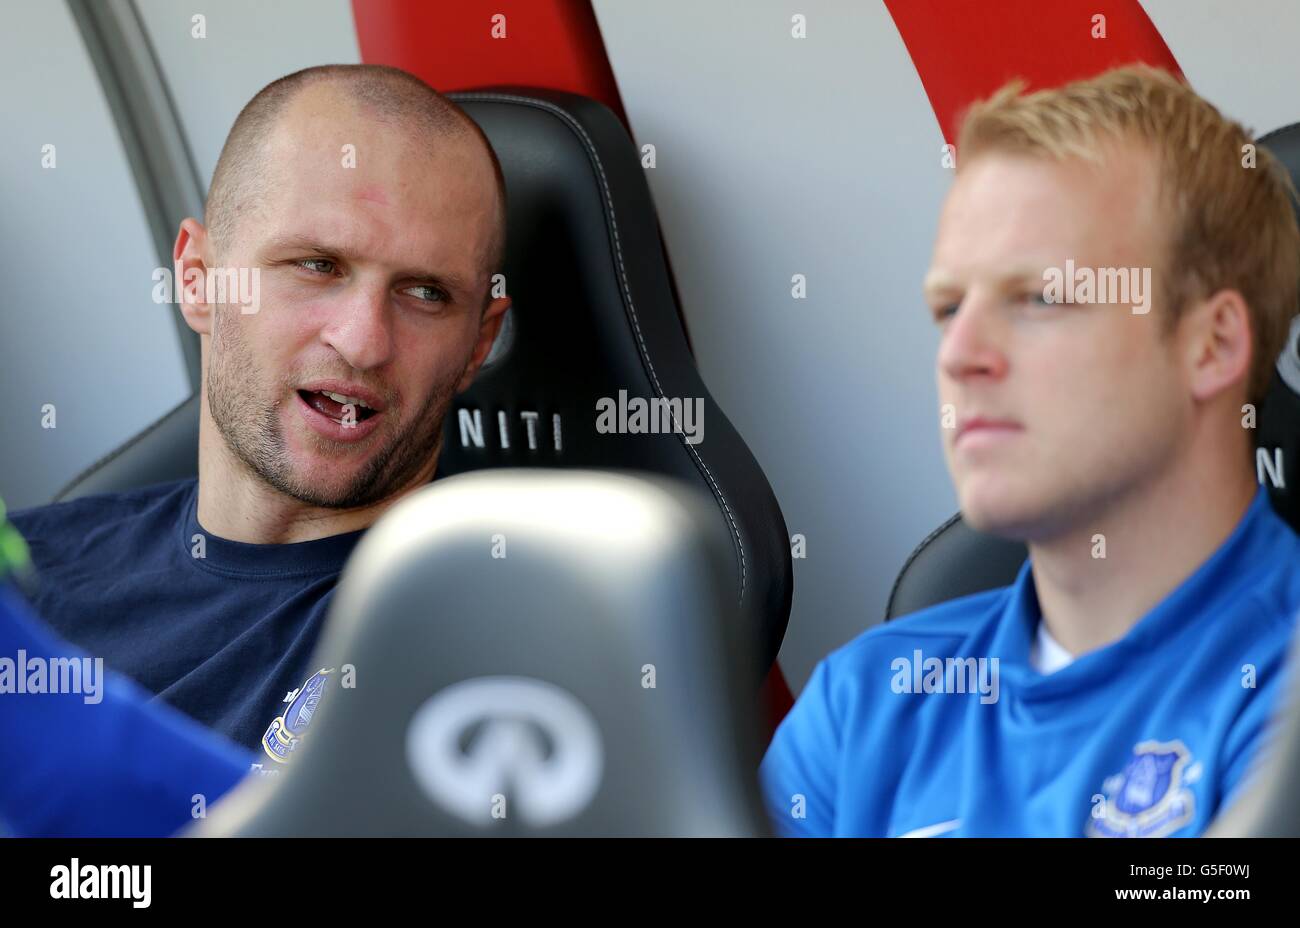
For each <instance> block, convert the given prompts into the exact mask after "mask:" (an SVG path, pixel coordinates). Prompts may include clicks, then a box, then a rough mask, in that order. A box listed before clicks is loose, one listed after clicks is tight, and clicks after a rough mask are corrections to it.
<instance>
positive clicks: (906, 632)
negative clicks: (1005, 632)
mask: <svg viewBox="0 0 1300 928" xmlns="http://www.w3.org/2000/svg"><path fill="white" fill-rule="evenodd" d="M1013 589H1014V587H1011V586H1002V587H996V588H994V589H991V590H985V591H983V592H980V593H972V594H970V595H968V596H961V597H958V598H957V599H950V600H947V601H946V602H942V603H936V604H935V605H933V606H927V607H926V608H925V609H920V610H918V611H916V612H911V613H908V614H907V615H905V616H900V617H899V618H897V619H894V620H892V621H889V622H883V623H881V624H880V625H876V626H873V627H872V628H869V629H867V630H866V631H865V632H863V633H862V634H860V635H858V637H856V638H854V639H853V640H852V641H850V642H848V644H845V645H843V646H842V647H840V648H838V649H836V650H835V651H832V652H831V653H830V654H829V655H828V656H827V658H826V662H827V664H828V665H829V666H830V667H831V668H832V669H836V670H839V669H848V668H852V667H855V666H859V665H861V664H862V663H864V662H873V661H874V659H875V658H876V657H878V656H879V655H880V654H881V653H882V652H889V653H890V654H897V653H899V651H900V649H901V648H906V647H908V646H910V645H912V644H917V645H922V644H927V643H928V644H930V645H932V646H933V645H937V644H938V643H940V642H959V641H965V640H967V639H970V638H972V637H975V636H979V635H982V634H985V633H987V632H989V631H990V630H991V629H992V627H993V626H995V625H996V624H997V622H998V619H999V618H1000V617H1001V616H1002V613H1003V612H1004V611H1005V608H1006V605H1007V602H1008V600H1009V599H1010V597H1011V595H1012V591H1013Z"/></svg>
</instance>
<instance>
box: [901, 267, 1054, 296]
mask: <svg viewBox="0 0 1300 928" xmlns="http://www.w3.org/2000/svg"><path fill="white" fill-rule="evenodd" d="M1049 267H1051V265H1050V264H1044V265H1043V266H1042V267H1037V266H1033V265H1028V264H1025V265H1020V266H1017V267H1012V268H1011V269H1010V270H1008V271H1007V272H1006V273H1005V274H999V275H998V278H997V280H996V281H995V283H996V284H997V285H998V286H999V287H1006V286H1008V285H1012V284H1021V283H1025V282H1026V281H1031V280H1032V281H1035V282H1041V281H1042V279H1043V271H1045V270H1046V269H1047V268H1049ZM964 289H966V285H965V284H963V283H962V282H961V281H959V280H957V278H955V277H952V276H950V275H948V274H947V273H945V272H944V271H941V270H940V271H930V272H929V273H928V274H926V275H925V279H924V280H923V281H922V282H921V292H922V293H924V294H926V295H929V294H932V293H944V292H947V291H950V290H964Z"/></svg>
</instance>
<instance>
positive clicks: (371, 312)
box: [320, 281, 394, 371]
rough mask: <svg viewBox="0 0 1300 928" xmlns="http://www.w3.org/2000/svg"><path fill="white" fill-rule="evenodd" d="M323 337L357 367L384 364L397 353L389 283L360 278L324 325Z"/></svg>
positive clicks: (375, 366) (322, 339)
mask: <svg viewBox="0 0 1300 928" xmlns="http://www.w3.org/2000/svg"><path fill="white" fill-rule="evenodd" d="M320 338H321V341H323V342H324V343H325V344H327V345H329V346H330V347H331V348H333V349H334V350H335V351H336V352H338V354H339V356H340V357H341V358H343V360H345V361H347V362H348V364H350V365H351V366H352V367H354V368H355V369H357V370H361V371H364V370H371V369H373V368H377V367H382V366H383V365H384V364H386V363H388V361H389V360H391V358H392V356H393V343H394V339H393V314H392V313H391V312H390V311H389V299H388V290H387V288H386V287H385V286H382V285H379V284H375V285H367V284H364V283H363V282H362V281H357V282H356V283H354V284H353V285H352V286H350V287H349V288H348V290H347V292H346V294H345V295H344V298H343V299H342V300H340V301H339V303H338V305H337V306H336V307H335V311H334V313H333V314H332V316H331V318H330V320H329V322H328V323H327V324H326V325H325V327H324V328H322V329H321V333H320Z"/></svg>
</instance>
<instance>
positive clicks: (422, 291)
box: [402, 286, 448, 303]
mask: <svg viewBox="0 0 1300 928" xmlns="http://www.w3.org/2000/svg"><path fill="white" fill-rule="evenodd" d="M402 292H403V293H410V294H414V295H416V299H419V300H423V301H424V302H426V303H445V302H447V300H448V296H447V294H446V293H444V292H443V291H441V290H439V289H438V288H437V287H429V286H420V287H407V288H406V289H405V290H403V291H402Z"/></svg>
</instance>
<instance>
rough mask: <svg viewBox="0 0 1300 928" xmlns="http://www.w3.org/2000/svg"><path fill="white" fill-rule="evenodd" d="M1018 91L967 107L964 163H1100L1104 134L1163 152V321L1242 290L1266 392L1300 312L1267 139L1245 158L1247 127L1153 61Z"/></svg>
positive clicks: (1297, 277) (1292, 250) (1299, 245)
mask: <svg viewBox="0 0 1300 928" xmlns="http://www.w3.org/2000/svg"><path fill="white" fill-rule="evenodd" d="M1023 91H1024V84H1023V82H1021V81H1013V82H1012V83H1010V84H1008V85H1006V86H1005V87H1003V88H1002V89H1001V90H999V91H998V92H997V93H995V94H994V95H993V96H992V97H990V98H989V99H987V100H985V101H982V102H979V103H976V104H975V105H973V106H972V107H971V108H970V110H969V111H968V112H967V114H966V117H965V119H964V121H963V123H962V126H961V131H960V134H959V135H958V139H957V151H958V155H959V158H960V164H966V163H969V162H970V161H971V160H972V159H973V158H975V157H977V156H978V155H980V154H984V153H989V152H1002V153H1015V154H1029V155H1035V156H1045V157H1049V158H1052V159H1056V160H1063V159H1067V158H1081V159H1084V160H1087V161H1091V162H1094V163H1102V162H1103V161H1104V150H1105V147H1106V143H1107V142H1111V143H1113V142H1125V141H1132V140H1136V141H1138V142H1141V143H1144V144H1145V145H1146V146H1147V147H1148V148H1149V150H1151V151H1153V152H1154V153H1155V154H1156V157H1157V161H1158V171H1159V176H1160V187H1161V191H1160V193H1161V197H1162V202H1163V204H1164V205H1165V206H1166V207H1167V208H1168V209H1169V211H1170V217H1171V218H1170V223H1169V227H1168V228H1169V237H1168V239H1167V242H1168V252H1167V254H1168V265H1167V267H1166V269H1165V270H1164V272H1163V273H1162V274H1161V280H1162V284H1163V287H1164V289H1165V292H1166V294H1167V302H1168V305H1169V307H1170V310H1171V311H1170V312H1167V313H1166V314H1165V319H1166V322H1167V324H1168V327H1169V329H1170V330H1172V328H1173V327H1174V325H1175V324H1176V322H1177V319H1178V317H1179V315H1180V313H1181V312H1182V311H1183V310H1184V309H1185V308H1186V307H1187V305H1188V304H1189V303H1190V302H1192V301H1194V300H1197V299H1202V298H1204V297H1207V296H1209V295H1210V294H1212V293H1215V292H1217V291H1219V290H1222V289H1232V290H1236V291H1238V292H1239V293H1241V295H1242V297H1244V299H1245V302H1246V305H1247V307H1248V308H1249V312H1250V321H1251V328H1252V330H1253V334H1254V342H1255V345H1254V347H1255V354H1254V357H1253V358H1252V361H1251V370H1250V375H1249V379H1248V382H1247V392H1248V398H1249V399H1250V401H1251V402H1258V401H1259V400H1261V399H1262V398H1263V396H1264V393H1265V391H1266V390H1267V388H1268V384H1269V380H1270V378H1271V376H1272V372H1273V365H1274V362H1275V361H1276V360H1277V357H1278V355H1279V354H1280V353H1281V352H1282V349H1283V347H1284V345H1285V344H1286V338H1287V332H1288V328H1289V326H1290V323H1291V319H1292V317H1293V316H1295V315H1296V313H1297V311H1300V229H1298V228H1297V224H1296V215H1295V211H1294V209H1293V203H1294V202H1295V197H1296V191H1295V187H1294V185H1293V184H1292V182H1291V177H1290V175H1289V174H1288V173H1287V171H1286V169H1285V168H1284V167H1283V166H1282V165H1281V164H1280V163H1279V162H1278V160H1277V159H1276V158H1275V157H1274V156H1273V155H1272V154H1271V153H1270V152H1269V151H1268V150H1267V149H1265V148H1258V149H1257V150H1255V159H1256V160H1255V167H1254V168H1253V169H1252V168H1248V167H1247V166H1246V163H1247V158H1246V155H1247V152H1249V151H1252V150H1254V148H1255V146H1254V138H1253V136H1252V135H1251V133H1250V132H1248V131H1247V130H1246V129H1244V128H1243V127H1242V126H1241V124H1240V123H1237V122H1233V121H1232V120H1230V119H1226V118H1225V117H1224V116H1223V115H1222V114H1221V113H1220V112H1219V111H1218V110H1217V109H1215V107H1214V106H1212V105H1211V104H1210V103H1208V102H1207V101H1205V100H1204V99H1202V98H1201V97H1199V96H1197V94H1196V93H1195V92H1194V91H1193V90H1192V89H1191V88H1190V87H1188V86H1187V84H1185V83H1183V82H1182V81H1181V80H1179V79H1177V78H1175V77H1174V76H1173V75H1171V74H1169V73H1167V72H1165V71H1161V70H1158V69H1156V68H1152V67H1149V66H1147V65H1130V66H1127V67H1123V68H1116V69H1115V70H1112V71H1107V72H1106V73H1104V74H1101V75H1099V76H1097V77H1094V78H1090V79H1088V80H1081V81H1075V82H1074V83H1071V84H1066V85H1065V86H1063V87H1060V88H1052V89H1047V90H1040V91H1037V92H1035V93H1030V94H1026V93H1024V92H1023ZM1247 146H1250V147H1249V148H1248V147H1247Z"/></svg>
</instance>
